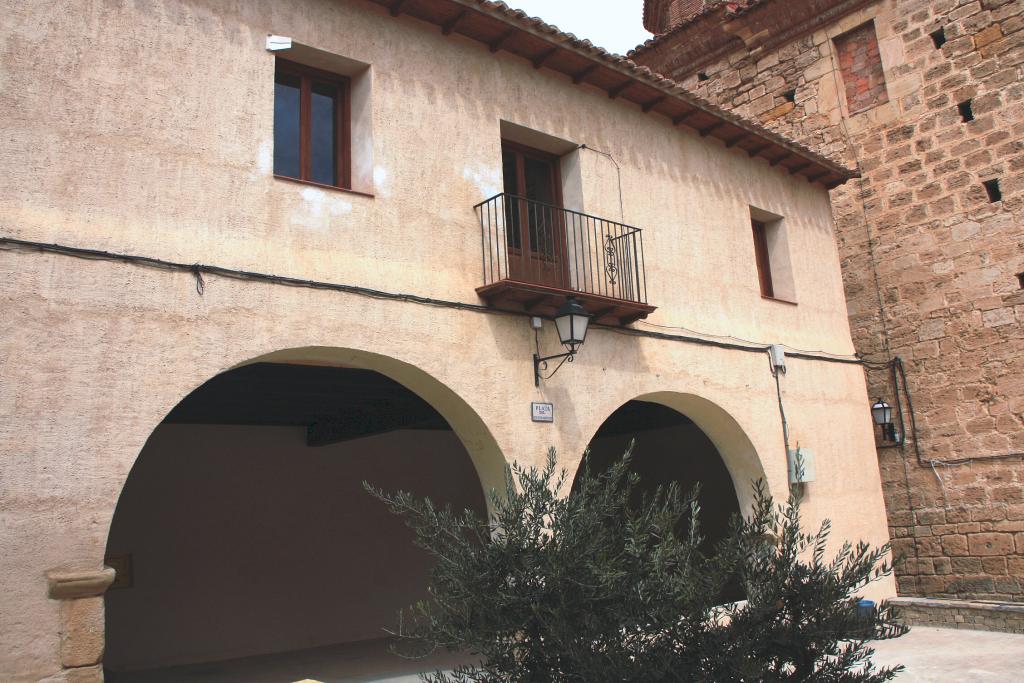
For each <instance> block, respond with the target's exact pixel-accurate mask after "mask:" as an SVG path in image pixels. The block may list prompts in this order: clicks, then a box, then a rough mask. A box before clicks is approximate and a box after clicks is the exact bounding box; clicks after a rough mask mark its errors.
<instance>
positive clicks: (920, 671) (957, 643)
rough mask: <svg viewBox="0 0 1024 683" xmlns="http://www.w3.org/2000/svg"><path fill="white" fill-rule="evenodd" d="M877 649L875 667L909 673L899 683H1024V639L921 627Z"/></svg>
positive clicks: (981, 632)
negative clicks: (900, 667)
mask: <svg viewBox="0 0 1024 683" xmlns="http://www.w3.org/2000/svg"><path fill="white" fill-rule="evenodd" d="M873 647H874V648H875V663H876V664H882V665H888V666H892V665H895V664H903V665H905V666H906V667H907V670H906V672H904V673H903V674H901V675H899V676H897V677H896V679H895V680H896V681H897V682H898V683H932V682H933V681H934V682H942V683H973V682H975V681H1000V682H1002V681H1024V635H1017V634H1011V633H992V632H990V631H971V630H967V629H951V628H926V627H924V626H917V627H915V628H912V629H911V630H910V633H908V634H907V635H905V636H903V637H902V638H897V639H896V640H887V641H881V642H878V643H875V644H874V645H873Z"/></svg>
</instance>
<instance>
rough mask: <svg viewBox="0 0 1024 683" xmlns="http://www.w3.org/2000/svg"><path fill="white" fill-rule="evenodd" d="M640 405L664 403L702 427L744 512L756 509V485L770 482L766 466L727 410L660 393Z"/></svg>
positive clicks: (640, 398)
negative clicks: (727, 473)
mask: <svg viewBox="0 0 1024 683" xmlns="http://www.w3.org/2000/svg"><path fill="white" fill-rule="evenodd" d="M636 400H638V401H650V402H651V403H660V404H661V405H663V406H666V407H669V408H672V409H673V410H675V411H677V412H679V413H682V414H683V415H685V416H686V417H688V418H689V419H691V420H693V422H694V423H695V424H696V425H697V426H698V427H700V429H701V431H702V432H704V434H705V435H707V437H708V439H710V440H711V442H712V443H713V444H714V445H715V448H716V449H717V450H718V454H719V456H720V457H721V458H722V462H724V463H725V467H726V469H727V470H728V471H729V476H731V477H732V484H733V488H734V489H735V491H736V497H737V499H738V500H739V504H740V511H741V512H744V513H746V512H747V511H749V510H751V509H753V505H754V494H753V489H752V484H753V483H754V482H755V481H758V480H763V481H766V482H767V480H768V478H767V477H766V476H765V471H764V466H763V464H762V462H761V458H760V457H759V456H758V454H757V449H756V448H754V444H753V442H752V441H751V440H750V437H748V436H747V434H746V432H744V431H743V427H742V426H740V423H739V422H737V421H736V418H734V417H733V416H732V415H730V414H729V413H728V411H726V410H725V409H724V408H722V407H721V406H719V405H718V404H717V403H714V402H712V401H710V400H708V399H706V398H704V397H702V396H697V395H696V394H687V393H680V392H674V391H660V392H653V393H648V394H643V395H641V396H637V397H636Z"/></svg>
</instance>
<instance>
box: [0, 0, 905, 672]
mask: <svg viewBox="0 0 1024 683" xmlns="http://www.w3.org/2000/svg"><path fill="white" fill-rule="evenodd" d="M2 22H3V24H2V25H3V41H2V45H3V48H2V49H3V51H4V53H3V58H2V60H0V64H2V67H0V68H2V69H3V76H4V78H5V79H6V81H7V83H8V84H9V86H10V87H8V88H6V89H5V90H6V91H7V92H9V93H10V96H9V97H5V98H4V100H3V102H0V115H2V116H3V117H4V120H5V122H6V124H5V144H4V145H3V146H2V147H0V160H2V161H3V164H4V168H5V169H7V170H6V171H5V172H4V173H3V174H2V175H0V231H2V234H4V235H8V236H15V237H20V238H23V239H31V240H42V241H56V242H61V243H67V244H73V245H76V246H85V247H92V248H100V249H109V250H114V251H126V252H131V253H137V254H145V255H150V256H155V257H163V258H169V259H174V260H180V261H183V262H187V263H191V262H196V261H200V262H204V263H212V264H218V265H223V266H228V267H236V268H246V269H252V270H257V271H262V272H268V273H277V274H285V275H290V276H295V277H304V278H316V279H323V280H328V281H334V282H344V283H351V284H359V285H363V286H366V287H373V288H380V289H384V290H389V291H394V292H403V291H404V292H412V293H415V294H420V295H425V296H433V297H438V298H446V299H453V300H460V301H466V302H476V301H477V300H476V297H475V294H474V288H475V287H476V286H478V285H479V284H480V275H479V273H478V269H479V263H480V254H479V248H480V247H479V232H478V231H479V227H478V223H477V221H476V217H475V216H474V214H473V212H472V209H471V207H472V205H473V204H474V203H476V202H477V201H480V200H481V199H483V198H485V197H487V196H489V195H490V194H492V193H494V192H496V191H498V189H499V188H500V147H499V146H500V134H499V127H500V121H501V120H502V119H505V120H508V121H512V122H514V123H518V124H521V125H524V126H528V127H530V128H533V129H536V130H539V131H541V132H544V133H547V134H550V135H555V136H557V137H560V138H563V139H565V140H569V141H573V142H578V143H586V144H588V145H592V146H594V147H596V148H598V149H602V150H604V151H607V152H610V153H611V154H613V155H614V156H615V158H616V160H617V161H618V162H619V164H620V165H621V166H622V186H623V191H624V196H623V200H624V205H625V218H626V221H627V222H629V223H632V224H636V225H639V226H641V227H643V228H645V238H644V240H645V252H646V255H647V278H648V285H649V298H650V300H651V301H652V303H654V304H656V305H658V306H659V307H660V308H659V310H658V311H657V312H656V313H655V314H654V315H653V316H652V317H651V318H650V322H651V323H655V324H659V325H668V326H682V327H686V328H689V329H696V330H700V331H703V332H708V333H715V334H720V335H735V336H737V337H741V338H745V339H753V340H757V341H762V342H782V343H786V344H789V345H791V346H793V347H796V348H803V349H812V350H814V349H823V350H827V351H830V352H833V353H849V352H850V351H851V350H852V344H851V340H850V335H849V328H848V325H847V322H846V317H845V313H844V310H843V291H842V282H841V277H840V272H839V268H838V256H837V252H836V246H835V243H834V241H833V236H832V219H831V215H830V207H829V203H828V196H827V194H826V193H825V192H824V191H823V190H822V189H821V188H819V187H815V186H811V185H809V184H807V183H806V182H804V181H802V180H797V179H794V178H791V177H790V176H788V175H786V174H784V173H783V172H781V171H779V170H778V169H773V168H770V167H769V166H768V165H767V164H766V163H764V162H761V161H756V160H752V159H750V158H748V157H747V155H745V154H741V153H738V152H736V151H735V150H732V151H729V150H726V149H725V148H724V147H723V146H722V145H721V144H719V143H716V142H711V141H708V140H705V139H701V138H699V137H698V136H696V135H694V134H692V133H689V132H687V131H685V130H681V129H677V128H674V127H673V126H672V125H671V124H670V123H669V122H667V121H665V120H662V119H660V118H658V117H655V116H652V115H643V114H641V112H640V111H639V110H638V109H636V108H633V107H630V106H627V105H625V104H622V103H621V102H615V101H611V100H609V99H608V97H607V96H606V95H605V94H603V93H601V92H597V91H592V90H589V89H587V88H585V87H574V86H571V85H570V83H569V82H568V81H567V80H564V79H561V78H560V77H557V76H555V75H552V74H550V73H547V72H545V71H543V70H541V71H537V70H534V69H533V68H532V67H531V66H530V65H529V64H526V63H523V62H520V61H518V60H516V59H513V58H509V57H506V56H502V55H500V54H499V55H497V56H495V55H492V54H491V53H489V52H488V51H487V50H486V49H485V48H483V47H481V46H480V45H478V44H475V43H471V42H469V41H466V40H463V39H460V38H455V37H449V38H445V37H442V36H441V35H439V33H438V32H437V31H436V30H434V29H432V28H430V27H427V26H425V25H422V24H419V23H417V22H415V21H412V20H407V19H404V18H400V19H392V18H391V17H389V16H387V14H386V13H385V12H382V11H378V10H377V9H375V8H372V7H369V6H367V5H363V4H361V3H358V2H328V1H326V0H316V1H314V0H305V1H303V2H289V3H283V2H270V1H267V2H254V3H238V4H224V3H204V2H198V1H197V2H174V1H171V0H165V1H158V2H151V3H136V4H121V3H113V2H101V1H95V2H84V1H81V2H76V3H71V4H69V5H68V6H67V7H66V8H65V9H64V11H62V12H60V13H55V12H53V11H52V7H51V6H50V5H48V4H43V3H38V4H23V5H19V6H17V7H14V8H9V11H8V12H7V13H6V14H5V15H4V17H3V18H2ZM267 33H276V34H282V35H290V36H292V37H293V38H294V39H295V40H297V41H299V42H302V43H304V44H307V45H310V46H312V47H315V48H318V49H321V50H325V51H328V52H332V53H335V54H339V55H342V56H345V57H348V58H351V59H356V60H359V61H362V62H365V63H368V64H370V65H371V70H372V78H373V88H372V91H373V93H372V99H373V101H372V118H373V125H372V128H373V158H374V164H375V165H376V168H375V171H374V174H373V175H374V178H375V186H374V192H375V194H376V196H375V197H373V198H369V197H361V196H356V195H351V194H345V193H341V192H331V191H325V190H320V189H315V188H311V187H306V186H302V185H298V184H295V183H291V182H288V181H282V180H275V179H273V178H272V177H271V175H270V170H271V169H270V167H269V164H268V160H269V159H270V151H271V150H270V141H271V139H272V138H271V135H272V80H273V79H272V75H273V61H274V58H273V56H272V55H270V54H268V53H267V52H265V51H264V49H263V41H264V37H265V35H266V34H267ZM579 162H580V172H581V189H580V194H581V197H582V200H583V202H584V208H585V210H586V211H588V212H590V213H595V214H598V215H605V216H609V217H611V218H615V217H617V215H618V196H617V194H616V193H615V192H613V190H612V189H611V188H614V187H615V184H616V179H615V174H614V167H613V166H612V165H611V164H610V163H609V162H608V160H607V159H605V158H603V157H600V156H598V155H596V154H582V153H581V154H580V156H579ZM751 205H753V206H756V207H759V208H761V209H764V210H766V211H770V212H772V213H775V214H778V215H781V216H785V217H786V219H787V226H788V229H789V230H790V233H789V240H790V248H791V257H792V259H793V264H794V277H795V290H796V298H797V301H798V305H797V306H792V305H788V304H780V303H777V302H772V301H766V300H763V299H761V297H760V295H759V291H758V284H757V277H756V271H755V266H754V256H753V246H752V244H751V240H750V227H749V206H751ZM0 264H2V265H0V272H2V275H3V278H4V281H5V287H4V288H3V290H2V292H0V296H2V297H3V303H2V305H3V310H4V311H5V315H4V322H3V326H4V327H3V335H2V338H0V345H2V346H0V349H2V351H0V358H2V359H3V365H2V368H3V382H4V390H3V392H0V414H2V416H3V419H2V420H0V451H2V453H3V454H4V467H3V470H2V475H0V476H2V477H3V486H2V496H3V501H2V506H0V509H2V510H3V512H2V515H3V517H2V519H3V527H2V528H3V535H2V539H0V591H2V594H3V595H4V598H3V620H4V627H3V628H2V629H0V672H2V674H3V676H4V677H5V679H7V680H14V681H22V680H25V681H34V680H38V679H40V678H42V677H44V676H48V675H52V676H64V677H68V676H72V675H74V676H78V677H79V678H80V679H81V678H82V677H84V676H90V675H92V676H94V675H95V674H94V671H95V670H94V669H89V667H88V665H87V662H88V661H89V659H88V658H86V659H84V660H83V659H72V658H70V657H69V656H68V654H67V652H66V650H67V648H65V650H64V651H62V648H61V637H60V634H61V631H62V629H64V630H65V631H67V630H68V629H69V628H71V627H72V626H74V625H73V624H72V625H70V626H69V624H68V622H67V620H66V619H65V620H64V621H62V617H61V609H60V606H61V603H60V602H58V601H55V600H50V599H48V598H47V595H46V578H45V572H46V571H47V570H49V569H52V568H55V567H61V566H70V567H82V568H86V569H91V570H96V569H99V567H100V565H101V562H102V558H103V549H104V546H105V544H106V540H107V533H108V528H109V524H110V519H111V516H112V514H113V510H114V506H115V503H116V501H117V498H118V495H119V494H120V491H121V488H122V486H123V484H124V481H125V478H126V476H127V474H128V472H129V470H130V468H131V466H132V463H133V462H134V460H135V458H136V457H137V455H138V453H139V452H140V450H141V448H142V446H143V444H144V443H145V442H146V439H147V438H148V437H149V436H150V434H151V432H152V430H153V429H154V428H155V426H156V425H157V424H158V423H159V422H160V420H161V419H162V418H163V416H164V415H166V413H167V411H168V410H169V409H170V408H171V407H172V406H174V405H175V404H176V403H177V402H178V401H179V400H181V398H183V397H184V396H185V395H186V394H187V393H188V392H189V391H191V390H192V389H194V388H195V387H196V386H198V385H199V384H201V383H202V382H204V381H205V380H206V379H208V378H209V377H211V376H212V375H214V374H216V373H218V372H222V371H224V370H226V369H228V368H230V367H233V366H235V365H237V364H239V363H244V362H248V361H251V360H253V359H255V358H261V357H262V358H268V355H269V354H275V353H276V354H277V355H273V356H269V358H271V359H274V360H283V361H288V360H300V361H303V362H319V363H328V364H345V365H351V366H354V367H368V368H371V369H375V370H378V371H381V372H384V373H385V374H387V375H389V376H391V377H393V378H395V379H397V380H399V381H401V382H403V383H404V384H406V385H407V386H409V387H410V388H411V389H412V390H414V391H416V392H417V393H419V394H420V395H422V396H424V398H426V399H427V400H429V401H431V403H433V404H434V405H435V407H437V408H438V409H439V410H440V411H441V412H442V413H443V414H444V415H445V417H446V418H447V419H448V420H449V422H450V423H451V424H452V426H453V428H454V429H455V431H456V433H457V434H458V435H459V437H460V439H461V440H462V441H463V443H464V445H465V446H466V449H467V451H468V452H469V454H470V456H471V457H472V458H473V460H474V463H475V464H476V466H477V469H478V472H480V475H481V479H482V480H483V481H484V483H485V485H493V484H494V483H495V482H496V481H500V479H499V477H500V468H501V463H502V462H503V459H508V460H516V461H520V462H539V461H541V459H542V458H543V457H544V454H545V452H546V450H547V448H548V447H549V446H554V447H556V448H557V449H558V452H559V454H560V458H561V461H562V462H563V463H564V464H565V465H566V466H567V467H570V468H574V467H576V465H577V464H578V462H579V459H580V457H581V455H582V453H583V450H584V448H585V445H586V444H587V443H588V442H589V440H590V438H591V437H592V436H593V434H594V433H595V432H596V430H597V429H598V427H599V426H600V424H601V423H602V422H603V421H604V419H605V418H607V416H608V415H610V414H611V413H612V412H613V411H614V410H615V409H616V408H618V407H619V406H620V405H622V404H623V403H625V402H626V401H628V400H631V399H634V398H638V397H646V398H648V399H649V400H658V401H662V402H664V403H666V404H667V405H670V406H671V407H675V408H677V409H679V410H681V411H682V412H684V413H685V414H687V415H688V416H689V417H691V418H692V419H694V421H695V422H696V423H697V424H698V426H700V427H701V428H702V429H703V430H704V431H705V432H706V433H707V434H708V435H709V437H710V438H711V439H712V441H713V442H715V445H716V447H717V448H718V450H719V451H720V452H721V453H722V456H723V458H724V459H725V461H726V464H727V466H728V467H729V468H730V472H731V473H732V475H733V477H734V479H735V480H736V481H737V484H738V489H739V493H740V495H741V503H743V502H745V501H747V500H749V492H748V490H747V487H746V482H747V481H749V480H750V479H751V478H754V477H758V476H764V477H766V478H767V480H768V482H769V484H770V486H771V488H772V490H773V491H774V492H775V493H776V495H778V496H783V495H785V491H786V472H785V455H784V452H783V448H782V434H781V427H780V423H779V414H778V405H777V400H776V396H775V385H774V380H773V378H772V377H771V375H770V374H769V371H768V363H767V360H766V358H765V356H764V354H760V353H746V352H742V351H736V350H729V349H722V348H715V347H710V346H698V345H694V344H687V343H681V342H673V341H668V340H663V339H654V338H639V337H635V336H630V335H628V334H622V333H620V332H617V331H612V330H603V329H595V330H593V331H592V332H591V333H590V335H589V337H588V340H587V343H586V345H585V348H584V350H583V352H582V353H581V355H580V357H579V358H578V359H577V361H576V362H575V363H574V364H573V365H571V366H567V367H565V368H563V369H562V371H561V372H560V373H559V374H558V375H557V376H556V377H554V378H553V379H551V380H550V381H547V382H544V383H542V385H541V387H540V388H539V389H535V388H534V386H533V382H532V376H531V372H532V370H531V359H530V354H531V353H532V351H533V333H532V330H531V329H530V328H529V325H528V323H527V321H526V320H525V319H523V318H520V317H515V316H504V315H491V314H482V313H477V312H470V311H456V310H451V309H445V308H437V307H430V306H422V305H417V304H412V303H403V302H396V301H381V300H378V299H372V298H368V297H362V296H357V295H351V294H342V293H335V292H328V291H317V290H309V289H301V288H293V287H284V286H278V285H271V284H266V283H254V282H246V281H239V280H232V279H224V278H219V277H207V278H206V288H205V294H204V295H202V296H200V295H198V294H197V293H196V287H195V284H196V283H195V281H194V279H193V277H192V276H191V275H189V274H187V273H178V272H167V271H161V270H157V269H147V268H140V267H138V266H132V265H127V264H120V263H111V262H107V261H87V260H80V259H74V258H70V257H66V256H58V255H49V254H39V253H35V252H31V251H21V250H19V251H3V252H0ZM647 329H654V328H647ZM541 345H542V349H544V350H547V349H552V348H555V347H556V342H555V340H554V339H553V336H552V333H551V325H550V324H548V326H547V329H546V330H545V331H544V334H543V335H542V337H541ZM288 349H303V350H301V351H294V352H284V353H277V352H281V351H282V350H288ZM789 364H790V367H789V372H788V374H787V375H786V376H785V377H784V379H783V398H784V401H785V404H786V411H787V415H788V417H789V420H790V424H791V427H792V431H793V439H794V441H799V442H800V443H801V444H802V445H804V446H806V447H809V448H812V449H814V450H815V451H816V453H817V454H818V467H817V469H818V480H817V482H815V483H814V484H813V485H810V486H809V489H808V495H807V499H806V507H805V511H806V517H807V520H808V522H809V523H814V521H815V520H817V519H820V518H822V517H825V516H828V517H831V518H832V519H833V521H834V530H835V531H834V539H835V541H836V543H839V542H840V541H841V540H843V539H846V538H850V539H859V538H863V539H865V540H868V541H870V542H873V543H882V542H884V541H886V540H887V530H886V524H885V518H884V512H883V508H882V498H881V488H880V484H879V479H878V474H877V471H878V470H877V463H876V461H875V456H874V451H873V449H872V436H871V425H870V422H869V416H868V413H867V410H866V407H867V405H868V397H867V394H866V392H865V388H864V381H863V377H862V374H861V371H860V369H859V368H857V367H856V366H850V365H841V364H834V363H827V362H823V361H811V360H799V359H791V360H790V363H789ZM533 400H548V401H552V402H553V403H554V404H555V414H556V422H555V424H553V425H543V424H534V423H532V422H530V418H529V404H530V401H533ZM892 591H893V586H892V584H891V583H890V582H883V583H881V584H878V585H876V586H874V587H873V588H872V591H871V594H873V595H875V596H880V595H886V594H891V593H892ZM91 617H95V613H91ZM62 660H63V661H64V663H65V664H67V665H68V666H71V665H72V664H69V662H74V666H78V667H80V668H79V669H78V670H75V671H74V672H70V673H69V671H70V670H69V671H65V672H64V673H61V671H62ZM93 661H95V659H93ZM86 669H89V670H88V671H86Z"/></svg>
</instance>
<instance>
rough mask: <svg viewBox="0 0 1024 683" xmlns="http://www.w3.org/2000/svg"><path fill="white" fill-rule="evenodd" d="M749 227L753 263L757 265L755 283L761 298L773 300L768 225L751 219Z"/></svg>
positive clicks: (773, 289) (773, 291)
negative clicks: (750, 230)
mask: <svg viewBox="0 0 1024 683" xmlns="http://www.w3.org/2000/svg"><path fill="white" fill-rule="evenodd" d="M750 226H751V229H752V231H753V235H754V261H755V262H756V263H757V281H758V283H759V284H760V286H761V296H762V297H764V298H766V299H774V298H775V287H774V285H773V283H772V261H771V257H770V255H769V253H768V224H767V223H765V222H764V221H758V220H753V219H751V221H750Z"/></svg>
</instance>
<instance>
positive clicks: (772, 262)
mask: <svg viewBox="0 0 1024 683" xmlns="http://www.w3.org/2000/svg"><path fill="white" fill-rule="evenodd" d="M750 227H751V229H752V232H753V235H754V263H755V264H756V265H757V281H758V284H759V285H760V289H761V296H762V297H764V298H766V299H774V300H776V301H784V302H787V303H796V286H795V283H794V281H793V262H792V259H791V258H790V254H789V235H788V234H787V233H788V231H787V230H786V221H785V220H784V219H783V218H782V216H778V215H776V214H773V213H770V212H768V211H764V210H762V209H758V208H755V207H753V206H752V207H750Z"/></svg>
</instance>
